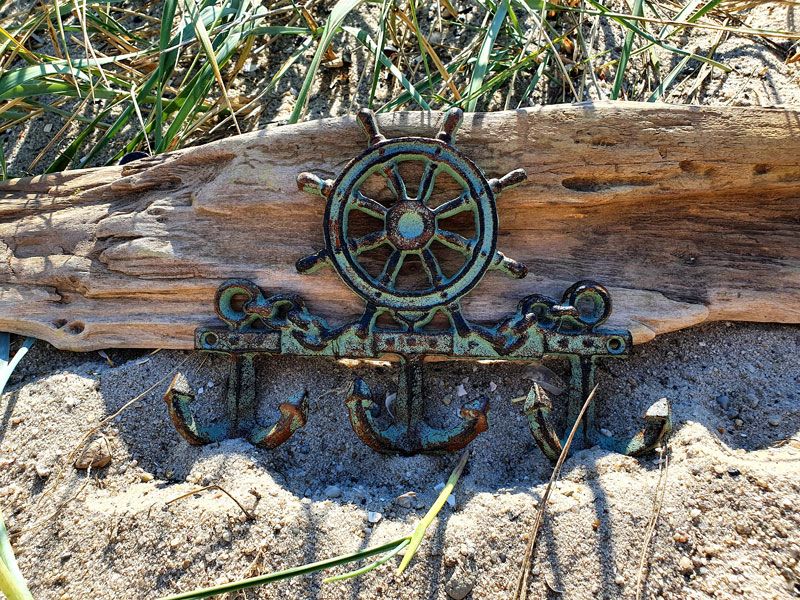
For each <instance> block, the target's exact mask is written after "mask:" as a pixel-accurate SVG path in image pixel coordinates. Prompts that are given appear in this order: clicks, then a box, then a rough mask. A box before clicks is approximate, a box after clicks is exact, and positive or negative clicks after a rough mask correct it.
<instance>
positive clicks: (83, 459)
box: [75, 436, 111, 470]
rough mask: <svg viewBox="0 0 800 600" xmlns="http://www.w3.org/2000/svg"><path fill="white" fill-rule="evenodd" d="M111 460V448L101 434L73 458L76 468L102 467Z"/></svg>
mask: <svg viewBox="0 0 800 600" xmlns="http://www.w3.org/2000/svg"><path fill="white" fill-rule="evenodd" d="M110 462H111V448H110V447H109V445H108V440H107V439H106V438H105V437H103V436H101V437H99V438H97V439H95V440H93V441H92V443H91V444H89V445H88V446H87V447H86V450H84V451H83V453H81V455H80V456H79V457H78V458H77V459H76V460H75V468H76V469H82V470H83V469H88V468H90V467H91V468H92V469H102V468H103V467H106V466H108V464H109V463H110Z"/></svg>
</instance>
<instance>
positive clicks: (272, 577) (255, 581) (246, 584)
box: [161, 536, 409, 600]
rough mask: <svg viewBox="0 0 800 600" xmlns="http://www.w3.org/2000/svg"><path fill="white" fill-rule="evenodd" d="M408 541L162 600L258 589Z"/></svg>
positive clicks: (400, 541) (395, 541)
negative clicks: (258, 587)
mask: <svg viewBox="0 0 800 600" xmlns="http://www.w3.org/2000/svg"><path fill="white" fill-rule="evenodd" d="M408 539H409V536H406V537H402V538H399V539H396V540H392V541H391V542H387V543H385V544H382V545H380V546H375V547H374V548H367V549H366V550H361V551H359V552H354V553H352V554H343V555H341V556H336V557H334V558H329V559H327V560H321V561H319V562H315V563H310V564H307V565H302V566H300V567H292V568H291V569H284V570H283V571H277V572H275V573H268V574H266V575H259V576H258V577H251V578H250V579H243V580H242V581H236V582H232V583H224V584H222V585H218V586H214V587H210V588H204V589H202V590H195V591H192V592H185V593H183V594H176V595H174V596H167V597H165V598H162V599H161V600H196V599H198V598H208V597H210V596H215V595H217V594H225V593H229V592H236V591H239V590H244V589H247V588H252V587H256V586H258V585H264V584H266V583H274V582H276V581H280V580H282V579H288V578H290V577H297V576H299V575H308V574H309V573H316V572H317V571H322V570H324V569H330V568H331V567H337V566H339V565H344V564H347V563H351V562H355V561H357V560H362V559H364V558H369V557H370V556H375V555H376V554H383V553H384V552H388V551H390V550H393V549H394V548H395V547H397V546H398V545H399V544H402V543H403V542H407V541H408Z"/></svg>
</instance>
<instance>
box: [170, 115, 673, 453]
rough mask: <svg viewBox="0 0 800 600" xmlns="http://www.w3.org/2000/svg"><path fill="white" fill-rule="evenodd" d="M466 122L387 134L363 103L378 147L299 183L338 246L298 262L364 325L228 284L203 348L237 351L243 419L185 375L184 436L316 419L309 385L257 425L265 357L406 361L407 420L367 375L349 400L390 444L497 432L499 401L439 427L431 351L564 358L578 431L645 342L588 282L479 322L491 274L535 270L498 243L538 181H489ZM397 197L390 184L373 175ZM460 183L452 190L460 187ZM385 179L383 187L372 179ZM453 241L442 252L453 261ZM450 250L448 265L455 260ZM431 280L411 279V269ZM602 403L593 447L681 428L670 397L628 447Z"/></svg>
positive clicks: (175, 388)
mask: <svg viewBox="0 0 800 600" xmlns="http://www.w3.org/2000/svg"><path fill="white" fill-rule="evenodd" d="M461 119H462V111H461V110H460V109H451V110H449V111H448V112H447V113H446V114H445V116H444V121H443V124H442V127H441V129H440V130H439V132H438V133H437V134H436V136H435V137H433V138H426V137H401V138H394V139H387V138H386V137H385V136H384V135H383V134H382V133H381V131H380V129H379V128H378V124H377V121H376V120H375V117H374V115H373V113H372V112H371V111H369V110H362V111H360V112H359V113H358V121H359V123H360V124H361V126H362V127H363V129H364V131H365V133H366V135H367V139H368V146H367V148H366V150H365V151H364V152H362V153H361V154H360V155H359V156H357V157H356V158H354V159H353V160H351V161H350V162H349V163H348V164H347V166H346V167H345V168H344V170H343V171H342V172H341V173H340V174H339V176H338V178H337V179H336V180H331V179H322V178H320V177H318V176H316V175H314V174H313V173H301V174H299V175H298V177H297V183H298V186H299V188H300V189H301V190H304V191H306V192H309V193H312V194H315V195H318V196H321V197H322V198H323V199H325V201H326V206H325V215H324V219H323V234H324V240H325V247H324V248H323V249H321V250H320V251H318V252H316V253H314V254H312V255H310V256H307V257H304V258H301V259H300V260H298V261H297V265H296V267H297V270H298V271H299V272H300V273H309V274H310V273H313V272H315V271H317V270H319V269H321V268H323V267H328V268H333V269H334V270H335V271H336V273H337V274H338V276H339V277H340V278H341V279H342V281H343V282H344V283H345V284H346V285H347V286H348V287H349V288H350V289H351V290H352V291H353V292H355V293H356V294H357V295H359V296H360V297H361V299H363V301H364V312H363V314H362V315H360V316H359V317H358V318H357V319H355V320H353V321H351V322H349V323H346V324H344V325H341V326H338V327H332V326H330V325H329V324H328V323H327V321H326V320H325V319H324V318H323V317H320V316H318V315H314V314H312V313H311V312H310V311H309V310H308V308H307V307H306V305H305V302H304V301H303V299H302V298H301V297H300V296H298V295H296V294H274V295H267V294H266V293H264V292H263V291H262V290H261V289H260V288H259V287H258V286H257V285H256V284H254V283H253V282H251V281H249V280H245V279H232V280H228V281H226V282H224V283H223V284H222V285H221V286H220V288H219V290H218V292H217V295H216V300H215V310H216V313H217V315H218V316H219V317H220V319H221V320H222V321H223V322H224V323H225V326H223V327H201V328H198V329H197V330H196V332H195V347H196V348H198V349H200V350H204V351H209V352H215V353H222V354H227V355H229V356H230V357H231V370H230V376H229V381H228V406H229V412H230V417H231V418H230V423H227V424H223V425H218V426H216V427H204V426H202V425H200V424H199V423H198V420H197V419H196V418H195V416H194V414H193V412H192V398H193V396H192V394H191V392H190V391H189V390H188V389H187V385H186V383H185V381H184V380H182V379H180V378H176V380H175V381H173V385H171V386H170V388H169V390H168V391H167V394H166V395H165V400H166V401H167V405H168V407H169V412H170V416H171V418H172V420H173V422H174V423H175V426H176V428H177V429H178V431H179V432H180V433H181V435H183V436H184V437H185V438H186V439H187V440H188V441H189V442H190V443H193V444H200V443H207V442H210V441H217V440H220V439H223V438H224V437H227V436H231V435H243V436H245V437H247V438H248V439H250V440H251V441H252V442H254V443H256V444H259V445H261V446H264V447H269V448H272V447H275V446H277V445H278V444H280V443H282V442H283V441H285V440H286V439H288V437H289V436H291V434H292V433H293V432H294V431H296V430H297V429H298V428H300V427H302V426H303V425H304V424H305V421H306V412H307V408H306V403H305V393H300V394H298V395H297V396H295V397H294V398H292V399H291V400H288V401H286V402H284V403H283V404H281V405H280V411H281V417H280V419H279V420H278V421H277V423H275V424H274V425H273V426H271V427H266V426H262V425H260V424H258V422H257V421H256V419H255V416H254V415H255V391H254V390H255V368H254V360H255V358H256V357H257V356H258V355H268V356H269V355H278V354H281V355H295V356H326V357H331V358H379V357H381V356H384V355H386V354H394V355H397V356H399V358H400V374H399V380H398V391H397V395H396V399H395V401H394V410H393V414H387V413H388V412H389V411H388V410H385V409H384V408H383V407H382V405H383V402H380V401H377V399H376V398H374V397H373V394H372V392H371V389H370V387H369V385H368V384H367V383H366V382H365V381H363V380H361V379H356V380H355V381H354V382H353V383H352V385H351V386H350V390H349V392H348V393H347V397H346V399H345V405H346V407H347V410H348V413H349V418H350V422H351V425H352V427H353V430H354V431H355V432H356V434H357V435H358V436H359V437H360V438H361V439H362V440H363V441H364V443H366V444H367V445H368V446H370V447H371V448H374V449H375V450H378V451H380V452H387V453H396V454H402V455H412V454H417V453H420V452H424V453H437V452H444V451H450V450H457V449H459V448H462V447H464V446H466V445H467V444H468V443H469V442H470V441H472V440H473V439H474V438H475V437H476V436H477V435H478V434H480V433H481V432H483V431H485V430H486V429H487V427H488V411H489V402H488V400H487V399H486V398H485V397H480V398H477V399H473V400H470V401H469V402H467V403H466V404H464V405H463V406H462V408H461V412H460V417H461V420H460V422H458V423H457V424H455V425H453V426H450V427H444V428H437V427H433V426H431V425H430V424H429V423H428V422H427V421H426V410H425V409H426V403H425V398H424V396H423V361H424V359H425V357H426V356H428V355H440V356H449V357H458V358H466V359H473V360H480V359H504V360H515V361H528V362H535V361H539V360H541V359H543V358H547V357H560V358H562V359H564V360H566V361H567V362H568V364H569V368H570V373H571V375H570V379H569V392H568V398H567V402H568V411H569V412H568V419H567V421H568V424H569V425H570V426H571V424H572V423H574V422H575V420H576V418H577V415H578V412H579V410H580V408H581V406H582V404H583V401H584V400H585V398H586V395H587V394H588V393H589V390H591V389H592V387H593V386H594V380H595V367H596V363H597V361H598V360H599V359H603V358H614V357H624V356H626V355H627V354H628V353H629V351H630V347H631V344H632V340H631V334H630V332H628V331H626V330H617V329H607V328H604V327H602V325H603V324H604V322H605V321H606V319H607V318H608V316H609V315H610V314H611V298H610V295H609V293H608V291H607V290H606V289H605V288H604V287H603V286H601V285H599V284H597V283H594V282H592V281H579V282H578V283H576V284H574V285H573V286H571V287H570V288H569V289H567V290H566V291H565V292H564V294H563V297H562V298H561V301H560V302H556V301H555V300H553V299H550V298H547V297H545V296H540V295H537V294H534V295H530V296H527V297H525V298H523V299H522V300H521V301H520V302H519V303H518V305H517V308H516V311H515V312H514V313H513V314H510V315H509V316H507V317H505V318H503V319H501V320H500V321H498V322H497V323H494V324H492V325H484V324H479V323H474V322H471V321H469V320H468V319H467V318H466V317H465V316H464V314H463V312H462V309H461V303H460V301H461V298H462V297H463V296H465V295H466V294H468V293H469V292H470V290H472V289H473V288H474V287H475V286H476V285H478V283H479V282H480V281H481V279H482V278H483V276H484V275H485V274H486V273H487V272H488V271H489V270H495V271H498V272H500V273H502V274H504V275H506V276H509V277H512V278H522V277H525V275H526V274H527V267H526V266H525V265H523V264H522V263H519V262H517V261H515V260H513V259H511V258H509V257H507V256H505V255H504V254H503V253H502V252H500V251H499V250H498V249H497V232H498V216H497V206H496V197H497V196H498V195H499V194H500V193H501V192H502V191H503V190H504V189H507V188H509V187H512V186H514V185H518V184H520V183H522V182H523V181H525V179H526V174H525V172H524V171H523V170H522V169H517V170H515V171H511V172H510V173H508V174H506V175H504V176H503V177H500V178H492V179H487V178H486V177H485V175H484V174H483V172H482V171H481V169H480V168H479V167H478V166H477V165H475V163H473V162H472V161H471V160H470V159H469V158H467V157H466V156H464V155H463V154H462V153H461V152H460V151H459V150H457V149H456V147H455V134H456V131H457V129H458V126H459V124H460V122H461ZM376 176H377V177H378V178H379V181H381V183H382V187H383V191H382V192H381V193H376V192H375V190H374V183H370V182H371V181H372V180H373V179H374V178H375V177H376ZM439 179H442V180H445V179H446V180H447V183H446V184H445V185H444V187H445V192H446V193H445V196H446V197H441V196H442V194H434V188H435V187H436V186H437V180H439ZM448 185H449V187H448ZM370 186H372V187H370ZM443 249H444V251H445V252H444V254H443ZM448 252H449V254H450V256H449V258H448V257H447V256H446V254H447V253H448ZM409 274H410V275H416V276H417V277H411V278H409V277H408V275H409ZM551 410H552V405H551V402H550V399H549V398H548V397H547V396H546V395H545V394H544V393H543V392H542V391H541V389H540V388H539V387H538V386H536V385H534V387H533V388H532V389H531V392H530V394H529V396H528V399H527V401H526V403H525V407H524V411H525V414H526V416H527V418H528V422H529V425H530V429H531V431H532V433H533V436H534V438H535V440H536V442H537V444H538V445H539V447H540V448H541V449H542V450H543V452H544V453H545V454H546V455H547V456H549V457H550V458H553V459H555V458H556V457H557V456H558V454H559V453H560V451H561V441H560V438H559V436H558V434H557V432H556V429H555V428H554V426H553V425H552V423H551V421H550V412H551ZM594 419H595V417H594V407H593V406H592V407H591V409H590V410H589V413H588V414H587V416H586V417H585V419H584V421H583V423H582V424H581V435H580V436H579V437H580V440H582V442H583V443H582V444H581V442H580V441H578V443H576V444H574V445H575V447H580V446H581V445H584V446H585V445H594V444H600V445H602V446H604V447H606V448H609V449H612V450H614V451H618V452H624V453H626V454H633V455H635V454H641V453H644V452H646V451H648V450H650V449H652V448H653V447H655V446H656V445H657V444H658V443H659V441H660V440H661V438H662V437H663V436H664V435H665V433H667V432H668V431H669V429H670V428H671V420H670V412H669V406H668V405H667V404H666V402H665V401H662V402H659V403H656V404H655V405H654V406H653V407H651V409H650V410H649V411H648V413H647V415H646V417H645V427H644V429H643V430H642V431H640V432H639V433H638V434H637V435H636V436H634V437H633V438H631V439H628V440H615V439H612V438H607V437H605V436H602V435H600V434H599V433H598V432H597V429H596V426H595V422H594Z"/></svg>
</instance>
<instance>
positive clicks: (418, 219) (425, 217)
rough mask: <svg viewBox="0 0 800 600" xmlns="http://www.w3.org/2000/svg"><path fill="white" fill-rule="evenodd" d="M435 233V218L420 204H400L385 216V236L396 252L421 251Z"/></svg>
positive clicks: (432, 213) (408, 202)
mask: <svg viewBox="0 0 800 600" xmlns="http://www.w3.org/2000/svg"><path fill="white" fill-rule="evenodd" d="M434 233H436V216H435V214H434V212H433V211H432V210H431V209H429V208H428V207H427V206H425V205H424V204H422V203H421V202H413V201H407V202H400V203H398V204H396V205H395V206H393V207H392V208H391V209H389V212H388V213H387V214H386V234H387V237H388V238H389V242H391V244H392V245H393V246H394V247H395V248H397V249H398V250H409V251H417V250H422V249H423V248H424V247H425V246H427V245H428V242H430V241H431V238H432V237H433V234H434Z"/></svg>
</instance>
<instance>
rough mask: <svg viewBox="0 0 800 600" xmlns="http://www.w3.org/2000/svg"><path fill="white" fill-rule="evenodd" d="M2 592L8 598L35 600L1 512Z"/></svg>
mask: <svg viewBox="0 0 800 600" xmlns="http://www.w3.org/2000/svg"><path fill="white" fill-rule="evenodd" d="M0 592H3V594H5V596H6V597H7V598H8V600H33V596H32V595H31V593H30V591H29V590H28V585H27V583H26V582H25V578H24V577H23V576H22V573H21V572H20V570H19V567H18V566H17V560H16V558H14V550H13V549H12V548H11V542H10V541H9V539H8V531H7V530H6V525H5V523H4V522H3V515H2V513H0Z"/></svg>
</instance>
